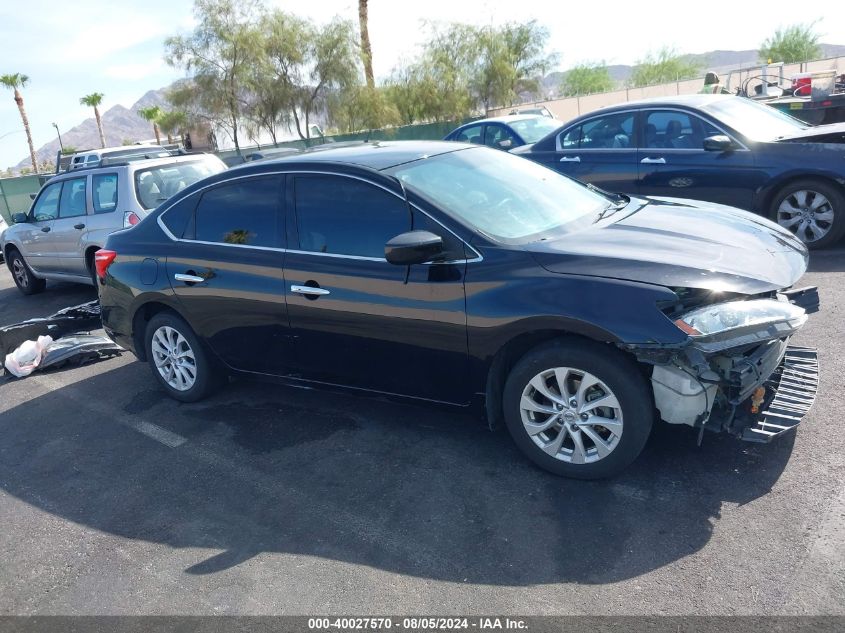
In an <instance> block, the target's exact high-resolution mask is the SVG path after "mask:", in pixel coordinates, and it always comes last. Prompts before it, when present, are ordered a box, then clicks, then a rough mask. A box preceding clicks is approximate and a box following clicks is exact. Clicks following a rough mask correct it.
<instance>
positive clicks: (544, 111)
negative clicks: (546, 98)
mask: <svg viewBox="0 0 845 633" xmlns="http://www.w3.org/2000/svg"><path fill="white" fill-rule="evenodd" d="M508 114H539V115H540V116H545V117H549V118H550V119H553V118H555V115H553V114H552V113H551V112H550V111H549V109H548V108H547V107H546V106H537V107H532V108H516V109H514V110H511V111H510V112H508Z"/></svg>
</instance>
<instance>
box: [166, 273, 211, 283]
mask: <svg viewBox="0 0 845 633" xmlns="http://www.w3.org/2000/svg"><path fill="white" fill-rule="evenodd" d="M173 278H174V279H175V280H176V281H184V282H185V283H186V284H201V283H202V282H204V281H205V277H200V276H199V275H188V274H185V273H176V274H175V275H173Z"/></svg>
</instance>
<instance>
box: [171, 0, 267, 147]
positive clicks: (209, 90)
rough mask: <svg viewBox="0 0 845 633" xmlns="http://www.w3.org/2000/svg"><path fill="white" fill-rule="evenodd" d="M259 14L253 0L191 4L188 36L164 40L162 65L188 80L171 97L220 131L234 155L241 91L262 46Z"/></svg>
mask: <svg viewBox="0 0 845 633" xmlns="http://www.w3.org/2000/svg"><path fill="white" fill-rule="evenodd" d="M258 13H259V4H258V2H257V1H256V0H196V1H195V4H194V15H195V16H196V19H197V26H196V27H195V29H194V31H193V33H191V34H190V35H187V36H178V35H177V36H173V37H168V38H167V39H166V40H165V43H164V44H165V49H166V55H165V61H167V63H168V64H170V65H171V66H174V67H183V68H185V70H186V71H187V72H188V73H189V75H190V77H191V82H190V83H189V84H186V85H184V86H182V87H181V88H180V89H178V90H177V91H174V93H173V94H172V96H173V97H174V98H175V99H176V100H177V102H179V104H180V105H182V104H184V105H187V104H190V105H191V106H192V107H193V108H194V110H195V111H196V112H201V113H202V115H203V117H205V118H206V119H207V120H208V121H209V122H210V123H212V124H214V125H217V126H219V127H220V128H222V129H223V130H225V131H226V132H227V133H228V134H229V135H230V136H231V137H232V141H233V143H234V144H235V150H236V151H237V152H238V153H239V154H240V151H241V148H240V141H239V139H238V129H239V128H240V126H241V119H242V117H243V109H244V103H245V95H244V89H245V88H244V86H245V83H246V79H247V76H248V73H249V69H250V68H251V66H252V65H253V63H254V62H255V59H256V56H257V54H258V52H259V50H260V45H261V41H262V38H261V37H260V34H259V33H258V31H257V29H256V22H257V18H258Z"/></svg>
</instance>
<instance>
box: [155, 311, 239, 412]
mask: <svg viewBox="0 0 845 633" xmlns="http://www.w3.org/2000/svg"><path fill="white" fill-rule="evenodd" d="M144 345H145V349H146V352H147V360H148V362H149V363H150V369H151V370H152V372H153V376H155V378H156V380H158V382H159V384H160V385H161V386H162V387H164V390H165V391H166V392H167V394H168V395H169V396H170V397H171V398H174V399H175V400H179V401H181V402H196V401H198V400H202V399H203V398H205V397H207V396H209V395H211V393H213V392H214V391H216V390H217V389H219V388H220V387H221V386H222V385H223V383H224V382H225V378H226V375H225V374H224V373H223V372H222V371H221V370H220V368H219V367H218V366H217V364H216V363H215V362H214V361H213V360H212V359H211V358H210V357H209V355H208V352H206V350H205V347H204V346H203V345H202V343H201V342H200V340H199V338H197V335H196V334H194V331H193V330H192V329H191V327H190V326H189V325H188V324H187V323H186V322H185V321H184V320H183V319H182V318H180V317H178V316H176V315H175V314H172V313H169V312H160V313H159V314H156V315H155V316H154V317H153V318H152V319H150V321H149V323H148V324H147V329H146V331H145V333H144Z"/></svg>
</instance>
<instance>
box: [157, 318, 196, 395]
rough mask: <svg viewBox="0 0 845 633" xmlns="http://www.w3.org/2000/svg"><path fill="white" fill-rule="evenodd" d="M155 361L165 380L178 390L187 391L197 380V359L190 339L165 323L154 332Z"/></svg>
mask: <svg viewBox="0 0 845 633" xmlns="http://www.w3.org/2000/svg"><path fill="white" fill-rule="evenodd" d="M152 353H153V362H155V366H156V369H158V373H159V374H161V377H162V378H164V381H165V382H166V383H167V384H168V385H170V386H171V387H173V388H174V389H176V390H177V391H187V390H188V389H190V388H191V387H193V386H194V383H195V382H196V380H197V361H196V357H195V356H194V350H193V349H191V345H190V343H188V340H187V339H186V338H185V337H184V336H182V334H180V333H179V332H178V331H177V330H176V329H174V328H172V327H170V326H167V325H163V326H161V327H160V328H158V329H157V330H156V331H155V332H154V333H153V338H152Z"/></svg>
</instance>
